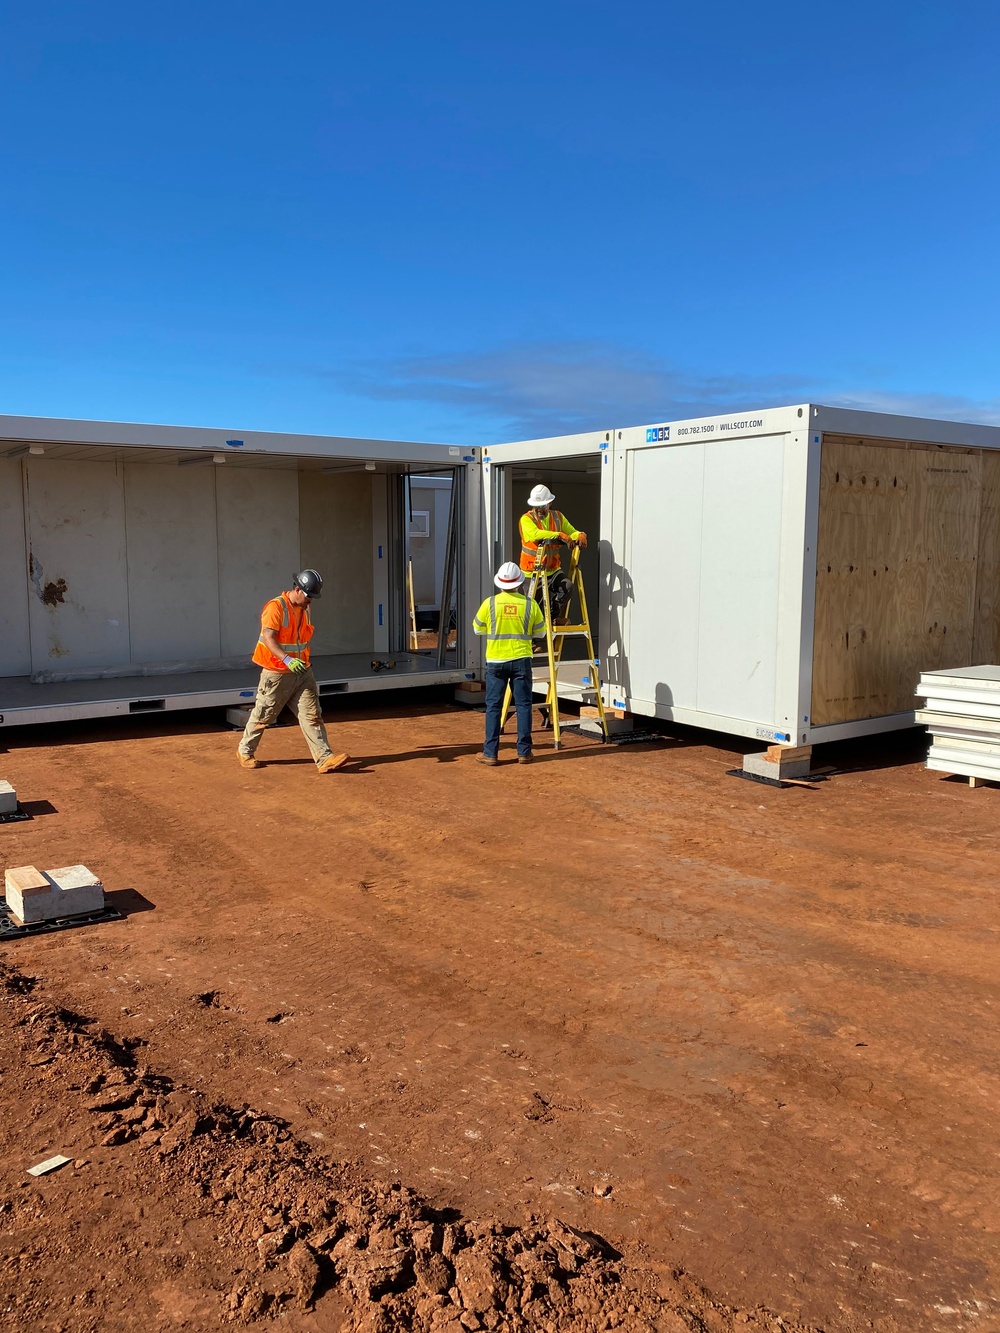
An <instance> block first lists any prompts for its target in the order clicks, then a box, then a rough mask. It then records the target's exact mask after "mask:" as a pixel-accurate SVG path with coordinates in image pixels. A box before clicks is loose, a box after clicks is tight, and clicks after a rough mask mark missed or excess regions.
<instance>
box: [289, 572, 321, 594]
mask: <svg viewBox="0 0 1000 1333" xmlns="http://www.w3.org/2000/svg"><path fill="white" fill-rule="evenodd" d="M292 584H293V586H294V587H296V588H301V589H302V591H303V592H304V593H305V595H306V596H307V597H319V596H321V595H322V592H323V577H322V575H321V574H318V573H317V572H316V570H315V569H303V570H302V571H301V572H300V573H298V574H296V575H295V577H294V578H293V579H292Z"/></svg>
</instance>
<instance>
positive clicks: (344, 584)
mask: <svg viewBox="0 0 1000 1333" xmlns="http://www.w3.org/2000/svg"><path fill="white" fill-rule="evenodd" d="M299 541H300V555H299V557H298V560H299V565H300V566H301V567H302V568H312V569H317V570H319V572H320V573H321V574H322V575H323V579H324V583H323V596H322V597H321V598H320V600H319V601H318V602H317V603H316V604H315V605H314V607H313V623H314V625H315V628H316V632H315V634H314V636H313V641H312V642H313V651H314V652H315V653H359V652H370V651H371V649H372V600H373V596H374V594H373V584H372V479H371V476H370V475H369V474H368V473H367V472H346V473H339V474H337V473H335V474H333V475H331V476H325V475H324V474H323V473H321V472H319V473H317V472H303V473H300V475H299Z"/></svg>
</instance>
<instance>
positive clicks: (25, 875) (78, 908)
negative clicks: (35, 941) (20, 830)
mask: <svg viewBox="0 0 1000 1333" xmlns="http://www.w3.org/2000/svg"><path fill="white" fill-rule="evenodd" d="M4 896H5V897H6V899H7V906H8V907H9V908H10V912H11V915H12V916H13V918H14V922H15V924H16V925H18V926H29V925H33V924H35V923H36V922H39V921H55V920H57V919H59V918H61V917H67V916H83V915H85V914H87V913H90V912H101V911H103V910H104V885H103V884H102V883H101V881H100V880H99V879H98V878H97V876H96V875H95V874H93V872H92V871H90V870H88V869H87V867H86V866H79V865H78V866H63V867H62V868H61V869H60V870H37V869H36V868H35V867H34V866H18V867H16V868H15V869H12V870H6V871H4Z"/></svg>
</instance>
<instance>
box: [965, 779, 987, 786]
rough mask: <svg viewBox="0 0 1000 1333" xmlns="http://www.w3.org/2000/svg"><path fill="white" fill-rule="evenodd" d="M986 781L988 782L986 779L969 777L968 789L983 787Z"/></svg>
mask: <svg viewBox="0 0 1000 1333" xmlns="http://www.w3.org/2000/svg"><path fill="white" fill-rule="evenodd" d="M987 781H988V779H987V778H973V777H970V778H969V786H970V787H985V786H986V783H987Z"/></svg>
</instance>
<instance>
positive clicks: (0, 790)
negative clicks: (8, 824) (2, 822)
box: [0, 778, 17, 815]
mask: <svg viewBox="0 0 1000 1333" xmlns="http://www.w3.org/2000/svg"><path fill="white" fill-rule="evenodd" d="M16 813H17V792H16V791H15V790H14V788H13V787H12V786H11V785H10V783H9V782H4V781H3V779H2V778H0V815H13V814H16Z"/></svg>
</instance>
